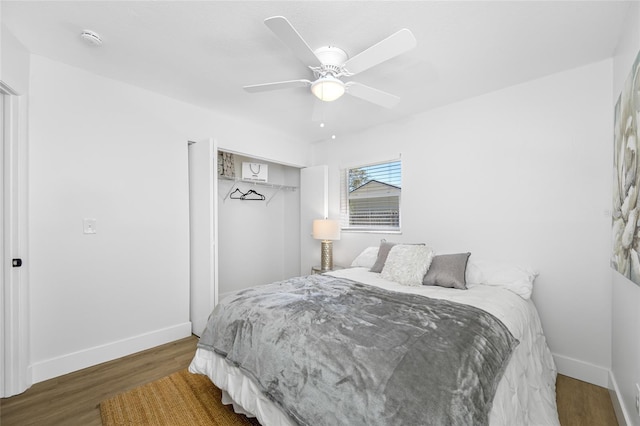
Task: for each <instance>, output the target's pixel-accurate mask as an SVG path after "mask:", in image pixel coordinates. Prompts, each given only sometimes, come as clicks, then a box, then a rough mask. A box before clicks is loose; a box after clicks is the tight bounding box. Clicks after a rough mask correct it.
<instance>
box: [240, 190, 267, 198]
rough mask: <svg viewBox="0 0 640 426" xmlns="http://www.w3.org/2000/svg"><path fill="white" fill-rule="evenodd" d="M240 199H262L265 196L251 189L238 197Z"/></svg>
mask: <svg viewBox="0 0 640 426" xmlns="http://www.w3.org/2000/svg"><path fill="white" fill-rule="evenodd" d="M240 199H241V200H249V201H264V200H266V197H265V196H264V195H262V194H260V193H258V192H256V191H254V190H253V189H250V190H248V191H247V192H246V193H245V194H243V195H242V197H240Z"/></svg>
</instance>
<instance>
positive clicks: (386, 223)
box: [340, 160, 402, 231]
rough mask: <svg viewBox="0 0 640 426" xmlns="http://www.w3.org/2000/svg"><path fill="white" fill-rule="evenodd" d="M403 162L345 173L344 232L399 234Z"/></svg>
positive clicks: (346, 171)
mask: <svg viewBox="0 0 640 426" xmlns="http://www.w3.org/2000/svg"><path fill="white" fill-rule="evenodd" d="M401 169H402V168H401V162H400V160H394V161H389V162H385V163H378V164H369V165H364V166H359V167H353V168H350V169H344V170H342V171H341V178H340V182H341V187H342V190H341V197H340V210H341V215H340V216H341V221H342V228H343V229H353V230H363V231H389V230H391V231H399V230H400V196H401V192H402V170H401Z"/></svg>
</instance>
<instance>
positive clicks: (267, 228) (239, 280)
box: [218, 155, 300, 298]
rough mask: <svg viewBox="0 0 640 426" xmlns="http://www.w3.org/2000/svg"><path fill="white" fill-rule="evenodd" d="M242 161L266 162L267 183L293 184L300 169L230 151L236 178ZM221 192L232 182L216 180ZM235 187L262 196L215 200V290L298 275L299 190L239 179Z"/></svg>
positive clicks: (223, 192) (226, 191) (221, 296)
mask: <svg viewBox="0 0 640 426" xmlns="http://www.w3.org/2000/svg"><path fill="white" fill-rule="evenodd" d="M243 162H257V163H262V164H266V165H267V166H268V183H270V184H279V185H287V186H294V187H298V186H299V184H300V172H299V169H297V168H294V167H289V166H284V165H281V164H276V163H273V162H268V161H264V160H256V159H254V158H249V157H244V156H241V155H235V163H236V177H241V176H242V163H243ZM218 186H219V192H220V194H221V196H222V197H224V196H225V195H226V194H227V193H228V192H229V191H230V190H232V188H234V182H233V181H228V180H222V179H221V180H220V181H219V183H218ZM235 187H237V188H238V189H240V191H242V192H247V191H248V190H250V189H254V190H255V191H256V192H258V193H260V194H263V195H264V196H265V197H266V200H265V201H246V200H236V199H231V198H227V199H226V200H219V203H218V212H219V215H218V253H219V254H218V294H219V296H220V298H223V297H224V296H225V295H226V294H228V293H229V292H232V291H235V290H239V289H243V288H247V287H250V286H253V285H258V284H268V283H271V282H274V281H279V280H282V279H285V278H290V277H292V276H295V275H298V274H297V271H298V265H299V264H300V252H299V250H298V247H299V245H300V240H299V229H300V225H299V223H300V197H299V194H300V190H299V188H298V189H297V190H295V191H289V190H278V189H277V188H269V187H265V186H258V185H254V184H252V183H244V182H240V183H237V184H236V185H235Z"/></svg>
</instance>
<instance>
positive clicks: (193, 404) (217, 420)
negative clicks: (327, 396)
mask: <svg viewBox="0 0 640 426" xmlns="http://www.w3.org/2000/svg"><path fill="white" fill-rule="evenodd" d="M220 398H221V392H220V389H218V388H217V387H216V386H215V385H214V384H213V383H211V381H210V380H209V379H208V378H207V377H205V376H202V375H200V374H191V373H189V372H188V371H187V370H182V371H179V372H177V373H174V374H172V375H170V376H167V377H164V378H162V379H160V380H157V381H155V382H151V383H148V384H146V385H144V386H140V387H137V388H135V389H132V390H130V391H128V392H125V393H121V394H119V395H116V396H114V397H113V398H110V399H107V400H105V401H102V402H101V403H100V415H101V417H102V424H103V425H104V426H115V425H167V426H169V425H171V426H181V425H185V426H187V425H188V426H193V425H215V426H244V425H259V424H260V423H258V421H257V420H256V419H249V418H247V417H246V416H244V415H241V414H236V413H234V412H233V407H232V406H230V405H228V406H227V405H223V404H222V402H221V401H220Z"/></svg>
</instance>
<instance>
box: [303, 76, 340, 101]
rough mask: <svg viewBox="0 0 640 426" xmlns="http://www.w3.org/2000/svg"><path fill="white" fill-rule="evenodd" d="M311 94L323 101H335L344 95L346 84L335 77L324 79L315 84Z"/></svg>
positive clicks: (312, 86)
mask: <svg viewBox="0 0 640 426" xmlns="http://www.w3.org/2000/svg"><path fill="white" fill-rule="evenodd" d="M311 92H313V94H314V95H316V98H318V99H320V100H321V101H325V102H331V101H335V100H336V99H338V98H339V97H340V96H342V95H344V83H343V82H342V81H340V80H338V79H337V78H334V77H322V78H319V79H317V80H316V81H314V82H313V84H312V85H311Z"/></svg>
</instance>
